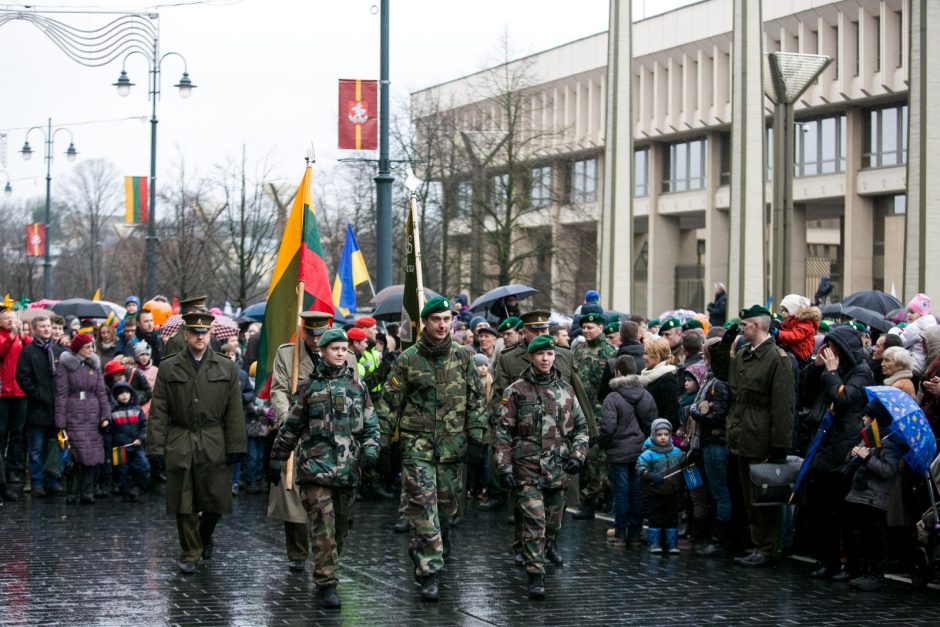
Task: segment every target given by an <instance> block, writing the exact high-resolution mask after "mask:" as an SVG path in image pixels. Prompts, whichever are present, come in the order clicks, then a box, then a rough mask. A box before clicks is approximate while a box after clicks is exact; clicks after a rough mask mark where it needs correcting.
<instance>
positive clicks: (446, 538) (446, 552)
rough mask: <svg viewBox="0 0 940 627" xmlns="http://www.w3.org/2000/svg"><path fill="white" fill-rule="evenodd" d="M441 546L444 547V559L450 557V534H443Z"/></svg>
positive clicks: (445, 532)
mask: <svg viewBox="0 0 940 627" xmlns="http://www.w3.org/2000/svg"><path fill="white" fill-rule="evenodd" d="M441 544H442V545H443V546H444V559H447V558H448V557H450V532H449V531H442V532H441Z"/></svg>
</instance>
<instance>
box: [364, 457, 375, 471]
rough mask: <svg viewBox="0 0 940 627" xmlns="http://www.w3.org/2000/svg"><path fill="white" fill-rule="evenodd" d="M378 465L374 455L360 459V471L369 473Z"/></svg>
mask: <svg viewBox="0 0 940 627" xmlns="http://www.w3.org/2000/svg"><path fill="white" fill-rule="evenodd" d="M377 463H378V458H377V457H376V456H375V455H366V456H365V457H363V458H362V469H363V470H365V471H367V472H368V471H369V470H372V469H374V468H375V466H376V464H377Z"/></svg>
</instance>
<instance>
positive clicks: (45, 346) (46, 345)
mask: <svg viewBox="0 0 940 627" xmlns="http://www.w3.org/2000/svg"><path fill="white" fill-rule="evenodd" d="M33 344H35V345H36V347H37V348H39V349H41V350H44V351H46V356H47V357H48V358H49V372H51V373H52V374H53V375H54V374H55V370H56V368H55V353H54V352H53V350H52V339H51V338H50V339H47V340H44V339H42V338H39V337H34V338H33Z"/></svg>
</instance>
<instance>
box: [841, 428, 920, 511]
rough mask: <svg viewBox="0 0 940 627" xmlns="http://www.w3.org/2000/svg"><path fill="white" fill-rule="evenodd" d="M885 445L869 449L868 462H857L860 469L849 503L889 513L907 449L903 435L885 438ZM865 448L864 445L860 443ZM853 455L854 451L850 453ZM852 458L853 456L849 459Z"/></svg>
mask: <svg viewBox="0 0 940 627" xmlns="http://www.w3.org/2000/svg"><path fill="white" fill-rule="evenodd" d="M881 444H882V445H881V446H880V447H878V448H873V449H869V454H868V457H867V458H865V460H864V461H863V460H855V461H854V462H851V463H857V464H859V468H858V470H856V471H855V475H854V476H853V477H852V489H851V490H849V494H848V496H846V497H845V500H846V501H848V502H849V503H859V504H861V505H868V506H869V507H876V508H878V509H883V510H887V509H888V508H889V506H890V505H891V501H892V499H894V489H895V481H894V477H895V475H896V474H897V472H898V465H899V464H900V462H901V456H902V455H904V453H905V451H906V449H907V447H906V445H905V444H904V443H903V442H902V441H901V437H900V435H897V434H892V435H890V436H885V437H883V438H882V439H881ZM859 445H862V446H863V445H864V442H859ZM849 453H850V455H851V451H850V452H849ZM847 459H849V457H847Z"/></svg>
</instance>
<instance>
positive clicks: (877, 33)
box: [874, 16, 881, 72]
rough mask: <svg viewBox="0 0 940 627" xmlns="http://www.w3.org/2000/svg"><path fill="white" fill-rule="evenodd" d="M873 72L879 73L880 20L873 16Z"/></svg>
mask: <svg viewBox="0 0 940 627" xmlns="http://www.w3.org/2000/svg"><path fill="white" fill-rule="evenodd" d="M874 19H875V71H876V72H880V71H881V18H880V17H878V16H875V18H874Z"/></svg>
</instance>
